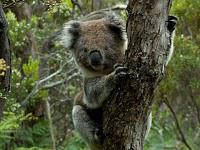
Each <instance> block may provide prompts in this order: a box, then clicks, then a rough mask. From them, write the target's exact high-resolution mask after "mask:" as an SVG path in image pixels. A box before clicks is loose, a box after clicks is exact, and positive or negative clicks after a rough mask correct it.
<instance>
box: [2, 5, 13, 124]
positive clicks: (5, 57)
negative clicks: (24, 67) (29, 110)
mask: <svg viewBox="0 0 200 150" xmlns="http://www.w3.org/2000/svg"><path fill="white" fill-rule="evenodd" d="M7 28H8V23H7V21H6V18H5V15H4V11H3V7H2V4H1V3H0V65H1V68H0V90H1V91H2V92H3V93H7V92H8V91H9V89H10V75H11V68H10V67H8V66H11V56H10V51H9V42H8V37H7V34H6V31H7ZM4 103H5V99H4V97H2V96H1V95H0V120H1V117H2V112H3V107H4Z"/></svg>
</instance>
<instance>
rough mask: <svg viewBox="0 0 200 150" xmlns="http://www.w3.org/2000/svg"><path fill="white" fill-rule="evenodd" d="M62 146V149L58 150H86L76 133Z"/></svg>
mask: <svg viewBox="0 0 200 150" xmlns="http://www.w3.org/2000/svg"><path fill="white" fill-rule="evenodd" d="M64 145H65V146H63V147H59V150H88V148H87V147H86V144H85V143H84V142H83V140H82V139H81V137H80V136H79V135H78V134H77V133H75V134H74V135H73V136H72V137H71V138H70V139H68V140H67V141H66V142H65V144H64Z"/></svg>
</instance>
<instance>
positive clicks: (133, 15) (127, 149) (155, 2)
mask: <svg viewBox="0 0 200 150" xmlns="http://www.w3.org/2000/svg"><path fill="white" fill-rule="evenodd" d="M170 7H171V1H170V0H163V1H160V0H140V1H137V0H129V4H128V7H127V11H128V21H127V34H128V41H129V44H128V50H127V51H126V58H125V61H124V65H125V66H127V68H128V69H129V77H128V79H127V80H125V81H122V83H121V85H120V86H119V87H118V89H116V90H115V91H114V92H113V94H112V95H111V96H110V98H109V100H107V101H106V103H105V107H104V110H103V111H104V112H103V116H104V118H103V132H104V134H105V140H104V149H105V150H142V149H143V145H144V137H145V132H146V123H147V118H148V115H149V113H150V112H151V105H152V102H153V94H154V90H155V88H156V86H157V85H158V83H159V81H160V80H161V78H162V75H163V72H164V67H165V65H164V64H165V61H166V57H167V56H166V55H167V53H166V52H167V43H169V41H168V40H169V39H168V38H167V37H166V34H165V33H166V31H167V29H166V25H165V21H166V20H167V17H168V13H169V9H170Z"/></svg>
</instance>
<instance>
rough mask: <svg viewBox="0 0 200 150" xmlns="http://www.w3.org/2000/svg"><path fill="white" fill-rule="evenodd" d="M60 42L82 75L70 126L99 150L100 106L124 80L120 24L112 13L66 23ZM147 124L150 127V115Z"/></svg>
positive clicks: (124, 40) (123, 37)
mask: <svg viewBox="0 0 200 150" xmlns="http://www.w3.org/2000/svg"><path fill="white" fill-rule="evenodd" d="M173 19H174V18H173ZM171 20H172V19H170V20H168V22H167V28H169V29H168V30H169V32H170V34H172V32H173V30H174V26H175V24H173V23H174V22H172V21H171ZM61 41H62V44H63V46H64V47H66V48H67V49H70V51H71V52H72V54H73V58H74V60H75V63H76V64H77V67H78V68H79V69H80V71H81V72H82V75H83V89H82V91H80V92H79V93H78V94H77V95H76V97H75V99H74V106H73V110H72V119H73V123H74V127H75V129H76V130H77V131H78V132H79V133H80V135H81V137H82V138H83V139H84V140H85V141H86V143H87V144H88V146H89V147H90V149H91V150H102V149H103V148H102V143H103V139H104V135H103V132H102V106H103V103H104V101H105V100H106V99H108V96H109V95H110V94H111V92H112V91H113V90H114V89H115V88H116V87H117V85H118V83H120V82H121V81H122V80H124V79H126V78H127V68H125V67H124V66H122V65H120V64H121V63H122V61H123V58H124V54H125V50H126V48H127V35H126V31H125V25H124V22H123V21H121V20H120V19H119V18H118V17H116V15H115V14H114V13H108V14H107V15H105V16H104V17H97V18H92V17H91V16H90V19H89V20H87V19H86V20H84V21H81V20H79V21H69V22H68V23H66V24H65V25H64V27H63V31H62V35H61ZM171 43H172V42H171ZM147 122H148V123H147V124H148V125H147V128H150V124H151V115H150V116H149V119H148V121H147Z"/></svg>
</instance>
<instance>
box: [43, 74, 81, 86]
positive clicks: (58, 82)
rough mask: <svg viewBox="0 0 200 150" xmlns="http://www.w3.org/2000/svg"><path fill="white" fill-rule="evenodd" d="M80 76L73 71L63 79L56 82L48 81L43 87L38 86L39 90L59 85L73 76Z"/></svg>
mask: <svg viewBox="0 0 200 150" xmlns="http://www.w3.org/2000/svg"><path fill="white" fill-rule="evenodd" d="M78 76H80V75H79V73H75V74H73V75H71V76H69V77H68V78H67V79H63V80H60V81H57V82H53V83H49V84H47V85H44V86H43V87H41V88H40V90H43V89H50V88H53V87H56V86H59V85H61V84H63V83H65V82H67V81H70V80H72V79H73V78H75V77H78Z"/></svg>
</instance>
